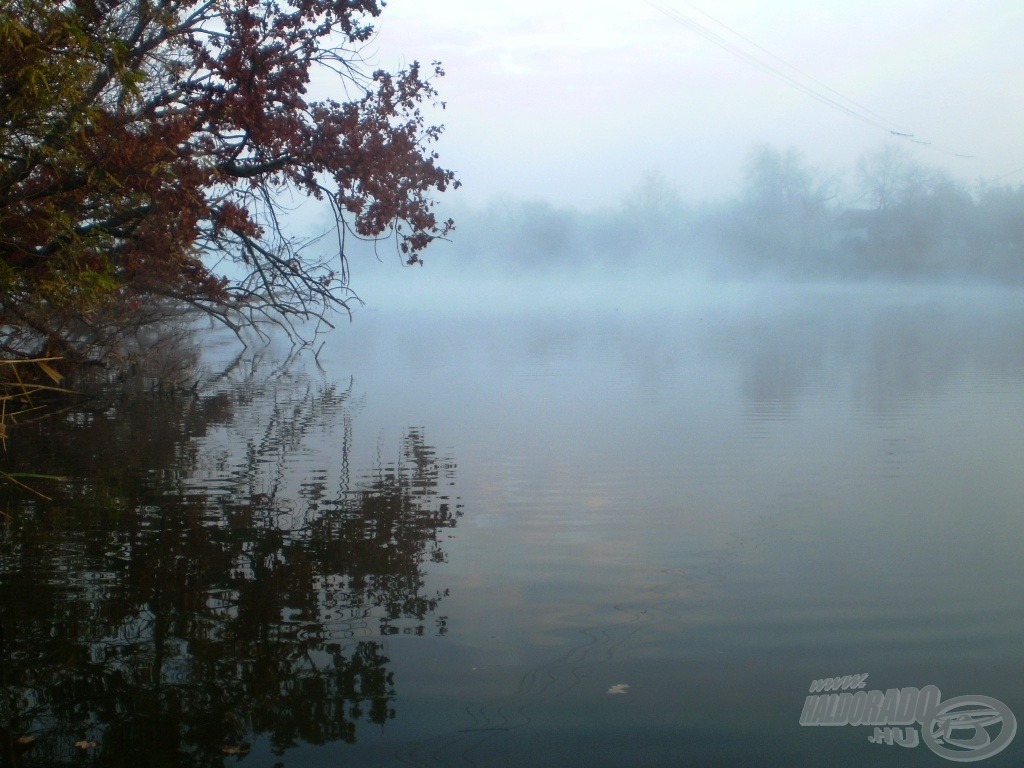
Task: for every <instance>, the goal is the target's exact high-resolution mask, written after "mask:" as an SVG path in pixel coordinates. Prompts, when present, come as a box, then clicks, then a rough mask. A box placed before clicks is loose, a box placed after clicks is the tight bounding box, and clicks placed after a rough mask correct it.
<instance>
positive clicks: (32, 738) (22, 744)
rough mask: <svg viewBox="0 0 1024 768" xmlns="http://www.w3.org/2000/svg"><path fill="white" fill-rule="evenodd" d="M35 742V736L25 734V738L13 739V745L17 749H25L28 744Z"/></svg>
mask: <svg viewBox="0 0 1024 768" xmlns="http://www.w3.org/2000/svg"><path fill="white" fill-rule="evenodd" d="M35 740H36V737H35V736H32V735H31V734H26V735H25V736H19V737H18V738H17V739H15V743H16V744H17V745H18V746H19V747H27V746H28V745H29V744H31V743H32V742H33V741H35Z"/></svg>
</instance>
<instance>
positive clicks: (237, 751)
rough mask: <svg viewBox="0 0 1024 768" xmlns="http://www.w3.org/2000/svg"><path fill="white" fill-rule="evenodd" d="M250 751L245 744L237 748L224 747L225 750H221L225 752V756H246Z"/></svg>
mask: <svg viewBox="0 0 1024 768" xmlns="http://www.w3.org/2000/svg"><path fill="white" fill-rule="evenodd" d="M248 751H249V747H248V746H246V745H245V744H240V745H239V746H237V747H224V748H223V749H221V752H223V753H224V754H225V755H244V754H246V753H248Z"/></svg>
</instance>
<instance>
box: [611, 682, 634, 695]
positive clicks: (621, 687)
mask: <svg viewBox="0 0 1024 768" xmlns="http://www.w3.org/2000/svg"><path fill="white" fill-rule="evenodd" d="M608 693H609V694H611V695H613V696H614V695H616V694H623V693H629V686H628V685H627V684H626V683H616V684H615V685H613V686H612V687H611V688H609V689H608Z"/></svg>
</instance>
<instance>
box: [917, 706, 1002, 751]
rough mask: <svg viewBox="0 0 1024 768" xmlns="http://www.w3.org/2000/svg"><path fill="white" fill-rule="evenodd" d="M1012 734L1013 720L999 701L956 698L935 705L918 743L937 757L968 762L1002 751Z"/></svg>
mask: <svg viewBox="0 0 1024 768" xmlns="http://www.w3.org/2000/svg"><path fill="white" fill-rule="evenodd" d="M1016 733H1017V719H1016V718H1015V717H1014V716H1013V713H1012V712H1011V711H1010V708H1009V707H1007V706H1006V705H1005V704H1003V702H1001V701H999V699H993V698H991V697H990V696H957V697H955V698H952V699H948V700H946V701H941V702H939V704H938V705H937V706H936V707H935V710H934V711H933V712H932V713H931V720H930V722H927V724H926V725H925V727H923V728H921V740H922V741H924V743H925V744H927V745H928V748H929V749H930V750H931V751H932V752H934V753H935V754H937V755H938V756H939V757H944V758H946V759H947V760H953V761H955V762H958V763H970V762H973V761H975V760H984V759H985V758H986V757H992V755H995V754H997V753H999V752H1002V751H1003V750H1004V749H1006V747H1007V745H1009V743H1010V742H1011V741H1012V740H1013V736H1014V734H1016Z"/></svg>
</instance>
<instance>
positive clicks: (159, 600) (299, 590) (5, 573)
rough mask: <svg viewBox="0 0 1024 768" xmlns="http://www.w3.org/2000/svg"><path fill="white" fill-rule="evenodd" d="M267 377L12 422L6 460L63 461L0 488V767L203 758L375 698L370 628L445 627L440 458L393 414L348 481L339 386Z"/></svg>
mask: <svg viewBox="0 0 1024 768" xmlns="http://www.w3.org/2000/svg"><path fill="white" fill-rule="evenodd" d="M274 381H276V382H277V383H276V384H271V383H269V382H268V381H266V380H264V381H263V382H262V383H260V382H259V381H257V380H255V379H250V380H248V381H246V382H242V383H240V385H239V386H237V387H232V388H231V389H229V390H226V391H225V392H223V393H220V394H215V395H210V396H206V397H198V398H193V397H180V396H179V397H158V396H156V395H149V396H145V397H133V398H130V399H128V400H126V401H124V402H122V403H120V404H118V405H116V406H112V407H109V408H103V409H98V410H96V411H94V412H91V413H89V412H84V411H83V412H80V413H77V414H75V415H72V416H69V417H67V418H64V419H60V420H58V419H52V420H50V421H48V422H43V423H41V424H40V425H38V426H36V427H33V428H31V429H29V428H23V429H22V431H20V432H19V433H18V439H17V441H16V442H15V443H13V444H12V446H11V449H10V453H9V454H8V456H7V457H6V462H7V466H8V469H9V470H20V471H26V468H31V469H32V470H34V471H40V468H45V471H47V472H53V473H55V474H61V475H64V476H66V477H68V478H71V479H69V480H68V481H67V482H66V483H65V484H64V485H63V486H62V487H61V488H59V489H57V490H56V491H55V492H53V493H54V498H55V499H56V500H55V501H54V502H52V503H50V502H44V501H42V500H39V499H34V498H28V497H26V496H25V495H24V494H18V495H15V491H13V490H12V489H11V488H7V489H4V490H3V493H4V494H6V497H5V498H3V499H2V500H0V502H2V503H3V505H4V506H3V507H2V509H3V510H4V511H5V513H6V514H9V515H10V521H9V522H8V524H7V526H6V529H5V531H4V533H3V537H4V538H3V541H2V546H0V555H2V559H0V605H2V606H3V608H2V611H3V614H2V619H3V633H2V641H3V648H2V659H3V668H2V673H3V680H2V684H3V700H2V703H0V706H2V709H0V717H2V719H3V722H2V732H0V737H2V739H3V747H2V754H3V755H4V757H3V763H4V764H10V765H18V766H21V765H26V766H28V765H47V766H49V765H61V764H71V763H76V764H78V763H79V762H80V761H81V759H82V757H83V755H85V754H88V755H91V756H92V758H94V759H95V760H96V762H97V763H98V764H102V765H126V766H127V765H168V766H191V765H210V764H220V763H221V762H222V761H223V759H224V758H225V756H226V754H230V753H233V752H236V750H242V751H244V750H245V749H247V748H248V745H250V744H251V743H252V742H253V741H254V740H255V739H257V738H265V739H267V740H268V741H269V743H270V744H271V746H272V748H273V749H274V750H275V751H278V752H280V751H282V750H284V749H286V748H287V747H289V746H290V745H293V744H297V743H299V742H307V743H313V744H321V743H325V742H330V741H349V742H351V741H354V740H355V739H356V731H357V724H358V723H359V722H360V721H362V722H370V723H375V724H384V723H385V722H386V721H387V720H389V719H390V718H393V717H394V716H395V697H396V685H395V681H394V679H393V676H392V673H391V672H390V671H389V669H388V664H389V660H388V658H387V656H386V655H385V653H384V647H383V645H382V642H381V636H382V635H383V636H386V635H389V634H394V633H399V632H404V633H411V634H425V633H428V632H429V633H443V632H444V618H443V617H438V616H435V613H436V609H437V608H438V604H439V602H440V601H441V600H442V598H443V596H444V593H443V592H441V591H438V590H431V589H428V587H427V584H426V582H427V577H426V567H427V564H428V563H429V562H440V561H443V560H444V557H445V554H444V552H443V550H442V543H443V530H444V529H446V528H450V527H453V526H454V525H455V524H456V521H457V519H458V517H459V515H460V514H461V512H460V511H459V505H458V504H456V503H454V502H452V501H449V499H448V497H447V496H446V495H445V494H446V493H447V492H448V487H447V486H450V485H452V483H453V475H454V469H455V467H454V464H453V463H452V462H451V461H448V460H442V459H439V458H438V457H437V456H436V454H435V451H434V450H433V449H432V448H431V447H430V446H428V444H427V443H426V441H425V439H424V437H423V435H422V433H421V431H419V430H417V429H410V430H408V431H407V433H406V434H405V436H404V439H403V440H402V444H401V449H400V451H398V454H399V458H398V460H397V461H396V462H395V463H393V464H384V463H379V464H378V466H376V467H375V468H374V470H373V471H372V473H371V474H370V475H369V476H368V477H365V478H361V479H360V478H357V479H356V480H354V481H353V480H352V479H351V478H350V476H349V475H350V468H349V463H350V455H351V444H352V423H353V414H354V413H355V412H357V411H358V409H359V403H358V401H356V400H354V399H353V397H352V392H351V387H349V388H348V389H343V388H339V387H336V386H330V385H323V384H319V385H316V384H312V383H310V382H308V381H305V382H304V381H303V379H302V378H301V377H293V378H289V377H287V376H285V377H276V378H275V379H274ZM47 490H49V489H47ZM24 736H29V737H34V741H33V742H32V743H31V744H27V745H25V744H21V745H19V744H18V743H17V739H18V738H19V737H24ZM80 740H84V741H96V742H97V746H96V747H95V748H94V749H92V750H90V751H89V752H88V753H85V752H83V750H82V749H81V748H78V747H75V743H76V742H78V741H80Z"/></svg>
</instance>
